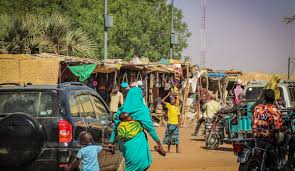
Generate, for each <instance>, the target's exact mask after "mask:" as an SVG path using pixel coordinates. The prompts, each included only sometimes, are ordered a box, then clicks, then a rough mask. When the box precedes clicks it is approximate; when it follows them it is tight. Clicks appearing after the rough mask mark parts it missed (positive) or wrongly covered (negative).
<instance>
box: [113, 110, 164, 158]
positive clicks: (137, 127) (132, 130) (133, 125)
mask: <svg viewBox="0 0 295 171" xmlns="http://www.w3.org/2000/svg"><path fill="white" fill-rule="evenodd" d="M119 119H120V120H121V122H120V124H119V125H118V128H117V135H118V137H119V139H120V140H122V141H128V140H130V139H132V138H133V137H135V136H136V135H137V134H138V133H139V132H141V131H143V127H142V125H141V123H140V122H138V121H135V120H133V119H132V118H131V116H130V115H129V114H128V113H126V112H122V113H121V114H120V116H119ZM160 145H161V144H160V143H159V144H158V146H155V147H154V149H155V150H156V151H157V152H158V153H159V154H160V155H162V156H165V155H166V153H165V152H163V151H161V150H160V147H159V146H160ZM111 148H112V147H111Z"/></svg>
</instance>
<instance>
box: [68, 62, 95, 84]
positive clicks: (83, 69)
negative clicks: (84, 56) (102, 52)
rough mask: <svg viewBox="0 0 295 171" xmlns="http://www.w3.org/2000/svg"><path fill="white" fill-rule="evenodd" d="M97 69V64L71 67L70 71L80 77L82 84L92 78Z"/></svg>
mask: <svg viewBox="0 0 295 171" xmlns="http://www.w3.org/2000/svg"><path fill="white" fill-rule="evenodd" d="M95 67H96V64H85V65H77V66H69V69H70V71H71V72H72V73H73V74H74V75H75V76H77V77H79V81H80V82H83V81H85V80H86V79H87V78H89V77H90V75H91V74H92V72H93V70H94V69H95Z"/></svg>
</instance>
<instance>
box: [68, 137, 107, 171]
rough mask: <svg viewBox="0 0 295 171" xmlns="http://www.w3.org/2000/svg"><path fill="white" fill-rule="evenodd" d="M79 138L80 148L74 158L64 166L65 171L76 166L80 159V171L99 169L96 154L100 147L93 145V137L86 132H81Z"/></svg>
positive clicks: (96, 170) (97, 170)
mask: <svg viewBox="0 0 295 171" xmlns="http://www.w3.org/2000/svg"><path fill="white" fill-rule="evenodd" d="M79 139H80V144H81V145H82V148H81V149H80V150H79V152H78V154H77V156H76V159H75V160H74V161H73V162H72V163H71V164H70V165H69V166H68V167H67V168H66V171H70V170H72V169H74V168H77V167H78V166H79V165H80V163H81V161H82V171H99V163H98V159H97V155H98V153H99V152H100V151H101V150H102V147H101V146H97V145H93V138H92V136H91V134H90V133H88V132H85V131H83V132H81V134H80V136H79Z"/></svg>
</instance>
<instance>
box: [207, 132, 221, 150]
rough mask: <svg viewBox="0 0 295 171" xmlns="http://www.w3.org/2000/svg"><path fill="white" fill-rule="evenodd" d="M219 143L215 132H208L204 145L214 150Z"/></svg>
mask: <svg viewBox="0 0 295 171" xmlns="http://www.w3.org/2000/svg"><path fill="white" fill-rule="evenodd" d="M219 144H220V140H219V137H218V135H217V134H215V133H213V134H211V135H210V134H209V136H208V139H207V141H206V147H207V149H209V150H216V149H217V148H218V146H219Z"/></svg>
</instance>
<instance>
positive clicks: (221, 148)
mask: <svg viewBox="0 0 295 171" xmlns="http://www.w3.org/2000/svg"><path fill="white" fill-rule="evenodd" d="M201 148H202V149H204V150H208V149H207V148H206V147H204V146H203V147H201ZM208 151H222V152H233V148H231V147H218V148H217V149H216V150H208Z"/></svg>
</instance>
